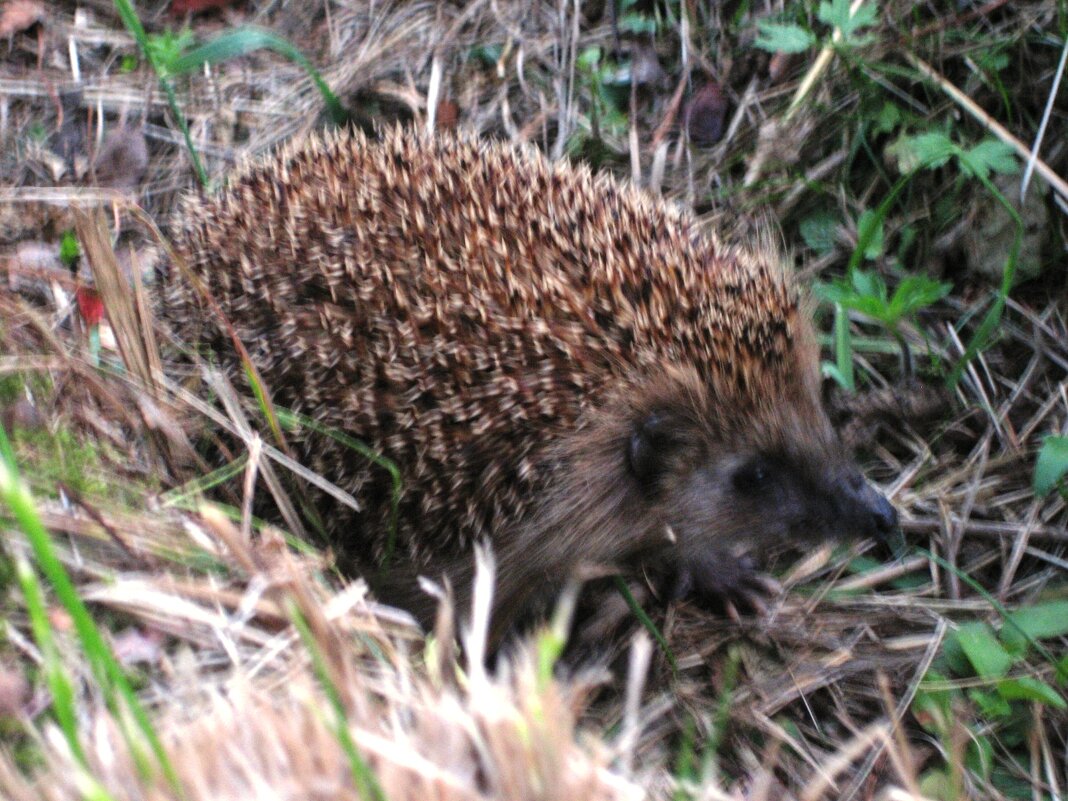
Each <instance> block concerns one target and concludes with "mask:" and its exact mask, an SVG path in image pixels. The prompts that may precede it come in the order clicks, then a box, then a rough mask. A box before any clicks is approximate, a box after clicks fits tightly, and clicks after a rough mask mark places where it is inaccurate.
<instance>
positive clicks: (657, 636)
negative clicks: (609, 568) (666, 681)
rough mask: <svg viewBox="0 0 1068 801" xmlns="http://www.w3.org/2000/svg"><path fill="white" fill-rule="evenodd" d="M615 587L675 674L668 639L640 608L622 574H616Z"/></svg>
mask: <svg viewBox="0 0 1068 801" xmlns="http://www.w3.org/2000/svg"><path fill="white" fill-rule="evenodd" d="M615 580H616V589H617V590H619V594H620V595H622V596H623V600H624V601H626V602H627V607H628V608H629V609H630V611H631V614H633V615H634V617H636V618H637V619H638V622H639V623H641V624H642V625H643V626H644V627H645V630H646V631H648V632H649V634H650V635H651V636H652V638H653V639H654V640H656V644H657V645H658V646H660V650H661V651H663V652H664V656H665V657H666V658H667V661H668V664H669V665H671V673H672V675H676V674H678V672H679V665H678V662H676V661H675V654H674V652H673V651H672V650H671V646H670V645H668V641H667V640H666V639H664V635H663V634H661V633H660V629H658V628H657V627H656V623H654V622H653V619H652V618H651V617H649V615H648V613H647V612H646V611H645V610H644V609H642V606H641V604H639V603H638V600H637V599H636V598H635V597H634V594H633V593H632V592H631V591H630V587H628V586H627V582H626V581H624V580H623V577H622V576H616V577H615Z"/></svg>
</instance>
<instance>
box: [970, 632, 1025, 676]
mask: <svg viewBox="0 0 1068 801" xmlns="http://www.w3.org/2000/svg"><path fill="white" fill-rule="evenodd" d="M956 640H957V642H959V643H960V647H961V648H962V649H963V651H964V654H965V656H967V657H968V661H969V662H970V663H971V665H972V667H973V668H974V669H975V672H976V673H977V674H978V675H979V676H980V677H981V678H984V679H991V678H994V679H1000V678H1002V677H1003V676H1005V674H1007V673H1008V672H1009V669H1010V668H1011V667H1012V663H1013V658H1012V655H1011V654H1010V653H1009V652H1008V651H1006V650H1005V648H1004V647H1003V646H1002V645H1001V643H1000V642H998V638H997V637H995V636H994V630H993V629H992V628H990V626H989V625H987V624H986V623H982V622H975V623H967V624H965V625H963V626H961V627H960V628H959V629H958V630H957V632H956Z"/></svg>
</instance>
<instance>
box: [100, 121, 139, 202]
mask: <svg viewBox="0 0 1068 801" xmlns="http://www.w3.org/2000/svg"><path fill="white" fill-rule="evenodd" d="M147 169H148V145H147V144H146V143H145V135H144V134H143V133H141V131H139V130H136V129H134V128H130V127H125V126H124V127H121V128H115V129H113V130H112V131H111V132H110V133H109V134H108V135H107V137H106V138H105V139H104V144H103V146H102V147H101V148H100V153H99V154H98V155H97V157H96V161H95V162H94V164H93V170H94V172H95V173H96V183H97V185H98V186H111V187H114V188H116V189H132V188H134V187H135V186H137V185H138V184H139V183H141V179H142V178H143V177H144V175H145V170H147Z"/></svg>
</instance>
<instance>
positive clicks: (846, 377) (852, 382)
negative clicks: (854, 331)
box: [834, 303, 857, 392]
mask: <svg viewBox="0 0 1068 801" xmlns="http://www.w3.org/2000/svg"><path fill="white" fill-rule="evenodd" d="M834 358H835V362H836V363H837V367H838V374H839V375H840V376H841V379H842V382H843V384H844V386H845V388H846V389H847V390H849V391H850V392H855V391H856V388H857V384H856V378H855V377H854V375H853V343H852V339H851V336H850V331H849V315H848V314H847V313H846V310H845V309H843V308H842V304H841V303H836V304H834Z"/></svg>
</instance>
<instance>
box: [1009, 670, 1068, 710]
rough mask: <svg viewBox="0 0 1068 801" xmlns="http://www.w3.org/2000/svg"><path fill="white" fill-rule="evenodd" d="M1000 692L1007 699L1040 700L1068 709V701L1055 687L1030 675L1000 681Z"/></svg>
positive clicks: (1042, 702) (1056, 707)
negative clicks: (1066, 701)
mask: <svg viewBox="0 0 1068 801" xmlns="http://www.w3.org/2000/svg"><path fill="white" fill-rule="evenodd" d="M997 686H998V694H1000V695H1001V697H1002V698H1004V699H1005V700H1007V701H1038V702H1039V703H1041V704H1047V705H1048V706H1052V707H1054V708H1055V709H1068V703H1065V700H1064V698H1063V697H1062V696H1061V694H1060V693H1059V692H1057V691H1056V690H1055V689H1054V688H1053V687H1050V686H1049V685H1048V684H1046V683H1045V682H1044V681H1039V680H1038V679H1035V678H1032V677H1030V676H1020V677H1019V678H1016V679H1005V680H1004V681H999V682H998V685H997Z"/></svg>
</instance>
